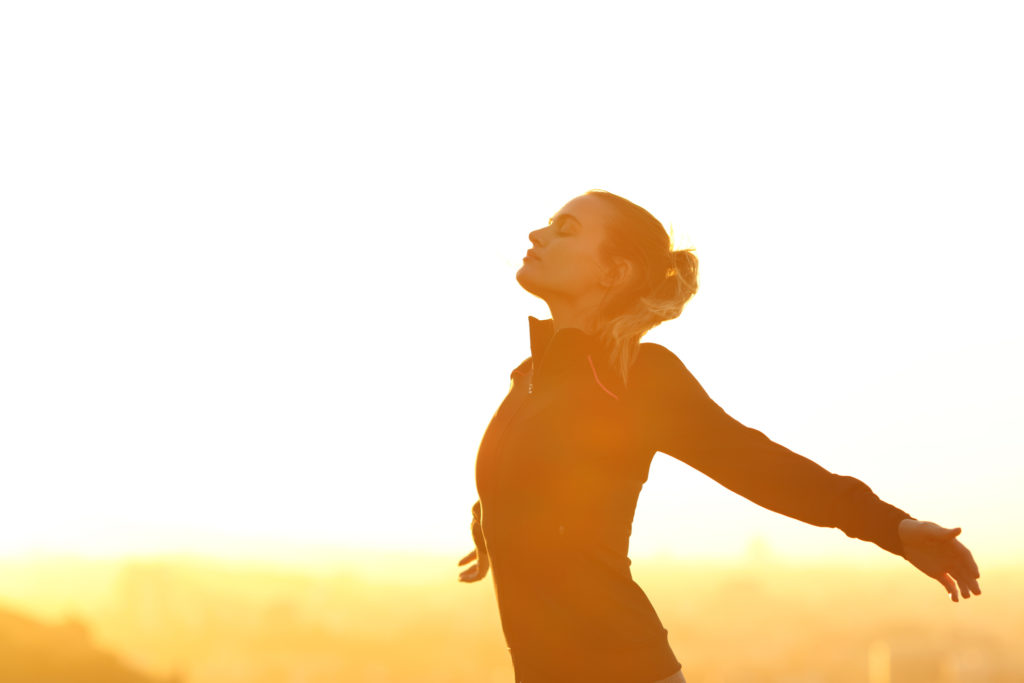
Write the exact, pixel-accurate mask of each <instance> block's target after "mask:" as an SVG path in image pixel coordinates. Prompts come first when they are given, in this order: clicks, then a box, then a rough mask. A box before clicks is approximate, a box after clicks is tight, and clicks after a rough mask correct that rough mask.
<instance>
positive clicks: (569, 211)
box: [552, 194, 606, 230]
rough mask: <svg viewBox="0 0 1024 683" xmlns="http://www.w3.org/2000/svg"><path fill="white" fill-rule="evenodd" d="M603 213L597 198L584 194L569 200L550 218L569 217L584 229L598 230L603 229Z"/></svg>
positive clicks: (603, 208)
mask: <svg viewBox="0 0 1024 683" xmlns="http://www.w3.org/2000/svg"><path fill="white" fill-rule="evenodd" d="M605 211H606V207H605V206H604V202H602V201H601V199H600V198H599V197H595V196H594V195H587V194H584V195H580V196H579V197H576V198H575V199H572V200H570V201H569V202H568V203H566V205H565V206H563V207H562V208H561V209H559V210H558V211H557V212H556V213H555V214H554V215H553V216H552V218H558V217H559V216H563V215H569V216H572V217H573V218H575V219H576V220H577V221H579V223H580V224H581V225H582V226H583V227H584V228H593V229H596V230H599V229H602V228H603V227H604V217H605Z"/></svg>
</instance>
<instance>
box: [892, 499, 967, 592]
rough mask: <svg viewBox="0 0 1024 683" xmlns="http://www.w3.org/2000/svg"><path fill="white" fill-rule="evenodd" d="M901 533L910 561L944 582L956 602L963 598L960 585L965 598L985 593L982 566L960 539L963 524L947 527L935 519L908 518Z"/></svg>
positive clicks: (905, 555) (904, 552)
mask: <svg viewBox="0 0 1024 683" xmlns="http://www.w3.org/2000/svg"><path fill="white" fill-rule="evenodd" d="M899 535H900V540H901V541H902V542H903V556H904V557H905V558H907V561H909V562H910V563H911V564H912V565H914V566H915V567H917V568H918V569H920V570H921V571H922V572H924V573H925V574H927V575H928V576H930V577H932V578H933V579H935V580H936V581H938V582H939V583H941V584H942V586H943V587H944V588H945V589H946V592H947V593H949V597H950V598H951V599H952V600H953V602H958V601H959V597H958V596H957V588H958V587H959V591H960V594H961V595H963V596H964V598H965V599H966V598H969V597H971V593H974V594H975V595H981V587H980V586H978V577H980V576H981V574H979V573H978V565H977V564H976V563H975V562H974V557H973V556H972V555H971V551H970V550H968V549H967V548H966V547H964V545H963V544H962V543H961V542H960V541H958V540H956V537H957V536H959V535H960V527H956V528H955V529H947V528H945V527H941V526H939V525H938V524H935V523H934V522H922V521H919V520H916V519H904V520H903V521H901V522H900V525H899Z"/></svg>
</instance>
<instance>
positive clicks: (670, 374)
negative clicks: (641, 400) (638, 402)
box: [629, 342, 700, 393]
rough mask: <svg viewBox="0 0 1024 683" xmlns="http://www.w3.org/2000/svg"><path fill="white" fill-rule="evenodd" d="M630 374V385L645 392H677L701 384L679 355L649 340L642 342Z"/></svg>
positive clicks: (694, 387)
mask: <svg viewBox="0 0 1024 683" xmlns="http://www.w3.org/2000/svg"><path fill="white" fill-rule="evenodd" d="M629 376H630V380H629V383H630V385H631V386H633V387H635V389H636V390H637V391H640V392H644V393H648V392H654V393H665V392H668V393H677V392H679V391H686V390H687V389H697V388H699V386H700V385H699V384H698V383H697V380H696V378H694V376H693V374H692V373H691V372H690V371H689V369H687V367H686V365H685V364H684V363H683V361H681V360H680V359H679V356H677V355H676V354H675V353H673V352H672V351H670V350H669V349H667V348H665V347H664V346H662V345H661V344H653V343H649V342H644V343H643V344H640V348H639V351H638V353H637V356H636V360H635V361H634V363H633V366H632V367H631V368H630V375H629Z"/></svg>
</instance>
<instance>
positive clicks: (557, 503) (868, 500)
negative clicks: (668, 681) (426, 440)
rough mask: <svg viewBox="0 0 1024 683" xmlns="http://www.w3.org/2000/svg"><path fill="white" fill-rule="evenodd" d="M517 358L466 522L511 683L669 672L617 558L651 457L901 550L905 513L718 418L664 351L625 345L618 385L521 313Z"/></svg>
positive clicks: (662, 643)
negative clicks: (524, 325)
mask: <svg viewBox="0 0 1024 683" xmlns="http://www.w3.org/2000/svg"><path fill="white" fill-rule="evenodd" d="M530 347H531V357H530V358H528V359H527V360H526V361H524V362H523V363H522V364H520V365H519V366H518V367H517V368H516V369H515V370H513V371H512V375H511V378H512V387H511V390H510V391H509V394H508V396H507V397H506V398H505V400H504V401H503V402H502V404H501V406H500V407H499V408H498V410H497V412H496V413H495V414H494V417H493V418H492V419H491V422H490V424H489V425H488V427H487V430H486V432H485V433H484V436H483V439H482V441H481V443H480V450H479V453H478V455H477V464H476V481H477V491H478V493H479V501H478V502H477V504H476V505H475V506H474V524H473V530H474V537H475V539H476V540H477V543H478V545H482V546H484V547H485V548H486V551H487V553H488V555H489V557H490V561H491V571H492V573H493V577H494V585H495V591H496V594H497V597H498V607H499V611H500V614H501V622H502V628H503V630H504V632H505V638H506V641H507V642H508V646H509V649H510V651H511V653H512V658H513V662H514V665H515V668H516V680H517V681H523V682H524V683H554V682H556V681H557V682H559V683H561V682H563V681H574V680H580V681H595V682H596V681H608V682H609V683H612V682H614V683H645V682H649V681H655V680H658V679H660V678H664V677H667V676H670V675H671V674H673V673H674V672H675V671H676V670H678V669H679V663H678V662H677V661H676V659H675V657H674V656H673V654H672V651H671V649H670V648H669V646H668V641H667V638H666V631H665V629H664V627H663V626H662V624H661V621H660V620H659V619H658V617H657V615H656V614H655V612H654V609H653V607H652V606H651V604H650V602H649V601H648V600H647V597H646V596H645V595H644V593H643V591H642V590H641V589H640V587H639V586H638V585H637V584H636V583H634V582H633V580H632V578H631V575H630V571H629V565H630V561H629V559H628V557H627V551H628V548H629V536H630V532H631V529H632V521H633V512H634V510H635V508H636V502H637V497H638V496H639V494H640V489H641V487H642V486H643V484H644V482H645V481H646V479H647V473H648V469H649V467H650V464H651V459H652V457H653V456H654V453H655V452H657V451H661V452H664V453H667V454H668V455H670V456H672V457H674V458H677V459H679V460H681V461H683V462H685V463H687V464H689V465H691V466H693V467H694V468H696V469H698V470H700V471H701V472H703V473H705V474H707V475H708V476H710V477H712V478H713V479H715V480H716V481H718V482H719V483H721V484H722V485H723V486H726V487H727V488H729V489H731V490H733V491H735V492H736V493H739V494H740V495H742V496H744V497H746V498H749V499H750V500H752V501H754V502H755V503H757V504H759V505H762V506H764V507H766V508H768V509H770V510H775V511H776V512H779V513H781V514H784V515H788V516H789V517H793V518H795V519H799V520H801V521H804V522H807V523H809V524H814V525H817V526H829V527H838V528H839V529H842V530H843V531H844V532H845V533H846V534H847V535H849V536H852V537H855V538H861V539H864V540H867V541H872V542H874V543H876V544H878V545H879V546H881V547H882V548H885V549H886V550H888V551H890V552H892V553H896V554H902V551H903V549H902V545H901V543H900V540H899V536H898V533H897V526H898V524H899V522H900V520H902V519H905V518H908V517H910V515H908V514H907V513H905V512H903V511H902V510H900V509H898V508H895V507H893V506H892V505H889V504H888V503H885V502H883V501H881V500H879V498H878V497H877V496H875V494H874V493H872V491H871V489H869V488H868V487H867V486H866V485H865V484H864V483H863V482H861V481H859V480H857V479H854V478H852V477H845V476H839V475H836V474H833V473H831V472H829V471H827V470H825V469H824V468H822V467H820V466H819V465H817V464H816V463H814V462H812V461H810V460H808V459H807V458H804V457H802V456H800V455H797V454H796V453H793V452H792V451H790V450H788V449H786V448H784V447H783V446H780V445H778V444H776V443H774V442H772V441H771V440H769V439H768V438H767V437H766V436H765V435H764V434H762V433H761V432H759V431H757V430H754V429H751V428H749V427H745V426H744V425H742V424H740V423H739V422H737V421H736V420H734V419H733V418H731V417H730V416H729V415H727V414H726V413H725V412H724V411H723V410H722V409H721V408H720V407H719V406H718V405H717V404H716V403H715V402H714V401H712V400H711V398H709V397H708V395H707V393H705V391H704V389H703V388H702V387H701V386H700V384H698V382H697V380H696V379H694V377H693V375H691V374H690V372H689V371H688V370H687V369H686V367H685V366H684V365H683V364H682V362H680V361H679V359H678V358H677V357H676V356H675V355H674V354H673V353H672V352H671V351H669V350H668V349H666V348H665V347H663V346H659V345H657V344H646V343H645V344H641V345H640V353H639V356H638V357H637V360H636V362H635V363H634V365H633V367H632V368H631V371H630V375H629V384H628V387H627V386H624V385H623V384H622V382H621V379H619V378H618V377H617V375H616V374H615V373H614V372H612V370H611V368H610V366H609V364H608V363H607V362H606V359H605V358H604V357H603V355H602V353H601V351H600V348H599V346H598V344H597V340H596V338H594V337H592V336H590V335H587V334H585V333H584V332H583V331H582V330H579V329H575V328H566V329H562V330H559V331H558V332H557V333H555V332H554V327H553V323H552V321H551V320H538V319H536V318H533V317H531V318H530Z"/></svg>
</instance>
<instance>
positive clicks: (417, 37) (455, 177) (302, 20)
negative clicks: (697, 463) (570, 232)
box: [0, 1, 1024, 558]
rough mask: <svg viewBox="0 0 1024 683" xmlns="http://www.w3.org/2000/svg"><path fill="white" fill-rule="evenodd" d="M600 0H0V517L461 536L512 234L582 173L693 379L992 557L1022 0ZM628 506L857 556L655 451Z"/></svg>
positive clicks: (650, 542)
mask: <svg viewBox="0 0 1024 683" xmlns="http://www.w3.org/2000/svg"><path fill="white" fill-rule="evenodd" d="M624 7H625V5H621V4H614V5H613V4H611V3H594V2H588V3H548V2H545V3H526V4H524V3H513V4H505V5H502V6H500V7H499V6H495V5H489V4H486V3H469V2H467V3H445V2H441V3H413V2H407V3H362V4H360V5H357V4H355V3H315V2H289V3H284V2H277V3H271V2H255V3H252V2H250V3H241V2H216V1H214V2H179V3H164V4H159V5H158V4H156V3H132V2H117V3H115V2H96V3H72V2H9V3H5V4H4V5H3V6H2V7H0V93H2V98H3V106H2V107H0V122H2V125H0V188H2V189H0V457H2V458H3V477H2V479H0V481H2V496H0V518H2V519H3V520H5V521H4V523H3V524H2V525H0V553H7V554H17V553H24V552H27V551H76V552H88V553H104V552H117V553H121V552H153V551H167V550H180V549H187V550H199V551H205V552H229V551H232V550H238V549H242V548H249V547H264V548H282V547H286V546H287V547H312V546H318V547H345V548H365V547H374V548H399V549H430V550H440V551H442V552H445V551H450V552H452V553H453V554H455V553H458V554H461V552H464V551H465V550H468V548H469V545H468V544H469V537H468V534H467V525H468V519H469V517H468V514H469V507H470V505H471V504H472V502H473V501H474V500H475V499H476V494H475V490H474V483H473V462H474V458H475V453H476V447H477V445H478V443H479V439H480V436H481V435H482V433H483V430H484V428H485V426H486V424H487V420H488V419H489V418H490V416H491V414H492V413H493V411H494V410H495V408H496V407H497V405H498V403H499V402H500V400H501V398H502V397H503V395H504V393H505V391H506V390H507V388H508V373H509V371H510V370H511V368H512V367H514V366H515V365H517V364H518V363H519V362H520V361H521V360H522V359H523V358H525V357H526V356H527V355H528V354H529V348H528V339H527V328H526V316H527V315H531V314H532V315H538V316H544V317H546V315H547V311H546V309H545V308H544V306H543V304H542V302H540V301H538V300H535V299H531V298H530V297H529V296H528V295H526V294H525V293H524V292H522V291H521V290H519V289H518V286H517V285H516V283H515V280H514V273H515V271H516V269H517V268H518V266H519V263H520V258H521V257H522V255H523V253H524V252H525V250H526V248H527V247H528V246H529V243H528V240H527V237H526V236H527V233H528V232H529V231H530V230H532V229H534V228H536V227H538V226H539V225H542V224H544V223H546V220H547V218H548V216H550V215H551V214H552V213H553V212H554V211H555V210H557V209H558V208H559V207H560V206H561V205H562V204H563V203H565V202H566V201H567V200H568V199H570V198H571V197H573V196H575V195H576V194H579V193H581V192H583V191H585V190H587V189H590V188H594V187H597V188H603V189H608V190H611V191H613V192H616V193H619V194H622V195H625V196H627V197H629V198H631V199H633V200H634V201H636V202H638V203H640V204H641V205H643V206H645V207H647V208H648V209H649V210H651V211H652V212H653V213H654V214H655V215H656V216H658V217H660V218H661V219H662V220H663V221H664V222H665V223H666V224H671V225H672V226H673V228H674V231H675V234H676V237H677V240H678V242H679V244H680V246H685V245H693V246H696V248H697V253H698V256H699V257H700V259H701V266H702V279H701V283H702V289H701V292H700V293H699V294H698V296H697V297H696V298H695V299H694V301H693V302H692V304H691V305H690V306H689V307H688V308H687V310H686V311H685V312H684V315H683V317H682V318H681V319H680V320H678V321H674V322H671V323H668V324H667V325H665V326H663V327H662V328H659V329H657V330H655V331H654V332H652V333H651V335H650V336H649V337H648V339H649V340H652V341H659V342H661V343H663V344H665V345H667V346H669V347H670V348H672V349H673V350H674V351H675V352H676V353H677V354H678V355H679V356H680V357H681V358H682V359H683V360H684V362H686V363H687V365H688V366H689V367H690V368H691V370H693V371H694V373H695V374H696V375H697V377H698V378H699V379H700V380H701V382H702V383H703V384H704V386H705V388H706V389H707V390H708V391H709V392H710V393H711V395H712V396H713V397H714V398H715V399H716V400H718V402H719V403H721V404H722V405H723V406H724V407H725V408H726V409H727V410H728V411H729V412H731V413H732V414H734V415H735V416H737V417H738V418H740V419H741V420H743V421H745V422H746V423H747V424H750V425H751V426H754V427H757V428H758V429H761V430H762V431H764V432H766V433H767V434H768V435H769V436H771V437H773V438H775V439H776V440H778V441H780V442H782V443H784V444H786V445H787V446H789V447H791V448H793V449H794V450H796V451H797V452H800V453H803V454H805V455H807V456H808V457H811V458H812V459H814V460H817V461H818V462H820V463H821V464H823V465H824V466H826V467H828V468H829V469H832V470H834V471H837V472H840V473H842V474H851V475H853V476H857V477H859V478H861V479H863V480H865V481H866V482H867V483H868V484H869V485H871V486H872V488H873V489H874V490H875V491H876V492H877V493H879V495H881V496H882V497H883V498H885V499H886V500H889V501H890V502H892V503H894V504H896V505H899V506H900V507H903V508H904V509H906V510H907V511H908V512H910V513H911V514H913V515H915V516H917V517H919V518H924V519H933V520H934V521H937V522H939V523H942V524H946V525H949V526H955V525H961V526H963V527H964V530H965V531H964V536H963V539H964V541H965V542H966V543H968V545H969V546H971V547H972V549H974V550H975V554H976V555H978V556H980V557H982V558H984V557H986V556H991V557H996V556H999V557H1006V556H1015V557H1020V556H1024V552H1022V546H1021V544H1020V541H1019V540H1018V537H1019V534H1014V535H1013V537H1012V538H1011V539H1009V540H1008V539H1007V538H1006V536H1005V535H1006V533H1007V530H1008V529H1013V528H1019V527H1020V525H1021V523H1024V508H1022V506H1021V504H1020V503H1019V502H1018V498H1017V496H1018V495H1019V488H1020V484H1021V483H1022V481H1024V465H1022V464H1021V456H1022V454H1024V436H1022V430H1021V415H1022V414H1024V389H1022V388H1021V387H1022V382H1024V362H1022V361H1021V358H1020V352H1021V349H1022V348H1024V323H1022V316H1021V312H1020V311H1021V306H1020V303H1019V300H1020V299H1021V295H1022V294H1024V279H1022V276H1021V272H1020V271H1021V266H1020V263H1021V256H1020V254H1021V252H1022V248H1024V236H1022V234H1024V205H1022V190H1024V166H1022V159H1024V133H1022V130H1024V127H1022V126H1021V123H1020V122H1021V121H1024V90H1022V88H1021V83H1022V73H1021V72H1022V65H1024V46H1022V42H1021V40H1020V36H1021V35H1022V34H1024V10H1022V9H1021V8H1020V5H1019V4H1018V3H1014V2H1004V3H996V2H981V3H972V4H970V5H963V4H953V3H945V2H928V3H924V2H886V3H881V2H865V3H857V4H848V5H842V6H841V5H839V4H837V3H821V2H782V3H754V2H750V3H736V2H704V3H687V4H685V5H682V4H681V3H640V5H639V6H637V5H635V4H631V6H630V9H629V10H628V11H625V10H624V9H622V8H624ZM635 529H636V530H635V533H634V550H635V551H636V552H638V553H671V554H677V555H702V554H725V555H728V554H731V553H737V552H743V549H744V548H745V547H746V545H747V544H748V543H750V539H751V538H760V539H763V540H764V541H765V542H767V543H768V544H769V545H770V546H772V547H777V548H779V549H781V550H782V551H783V552H785V553H793V554H797V555H799V554H810V555H815V554H818V555H827V556H832V555H844V554H845V555H850V556H852V555H856V554H858V553H861V554H865V556H868V555H871V554H872V553H873V552H877V551H872V550H871V549H870V548H867V546H866V544H859V545H858V543H857V542H854V541H849V540H848V539H846V537H845V536H844V535H843V534H842V533H840V532H837V531H822V530H818V529H814V528H811V527H806V526H804V525H801V524H799V523H797V522H793V521H791V520H787V519H785V518H782V517H778V516H776V515H774V513H769V512H766V511H763V510H761V509H759V508H757V507H756V506H753V505H751V504H750V503H748V502H746V501H743V500H742V499H739V498H738V497H736V496H735V495H734V494H731V493H729V492H728V491H725V490H724V489H720V488H718V487H717V485H715V484H713V483H711V482H709V481H708V480H706V479H704V478H703V476H702V475H699V474H697V473H695V472H693V471H692V470H690V469H689V468H688V467H686V466H685V465H682V464H680V463H678V462H676V461H673V460H671V459H669V458H667V457H666V456H658V457H657V458H656V461H655V466H654V467H653V468H652V479H651V481H650V483H649V484H648V486H647V490H646V491H645V494H644V496H643V497H642V499H641V505H640V508H639V509H638V512H637V522H636V525H635ZM860 546H864V548H861V547H860ZM865 548H867V549H865ZM871 556H873V555H871Z"/></svg>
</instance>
